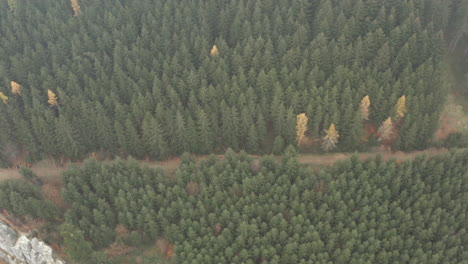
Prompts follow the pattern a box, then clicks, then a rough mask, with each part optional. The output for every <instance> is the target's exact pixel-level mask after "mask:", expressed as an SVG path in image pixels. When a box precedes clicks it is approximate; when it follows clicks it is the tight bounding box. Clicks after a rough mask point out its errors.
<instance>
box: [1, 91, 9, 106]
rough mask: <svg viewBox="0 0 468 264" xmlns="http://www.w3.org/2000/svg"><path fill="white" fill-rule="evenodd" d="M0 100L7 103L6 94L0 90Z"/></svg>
mask: <svg viewBox="0 0 468 264" xmlns="http://www.w3.org/2000/svg"><path fill="white" fill-rule="evenodd" d="M0 100H2V101H3V103H5V104H6V103H8V96H6V95H4V94H3V93H2V92H0Z"/></svg>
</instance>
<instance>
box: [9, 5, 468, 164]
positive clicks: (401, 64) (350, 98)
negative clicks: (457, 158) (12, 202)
mask: <svg viewBox="0 0 468 264" xmlns="http://www.w3.org/2000/svg"><path fill="white" fill-rule="evenodd" d="M467 6H468V4H467V1H463V0H444V1H442V0H406V1H396V0H391V1H383V0H344V1H342V0H308V1H307V0H301V1H292V0H277V1H273V0H261V1H253V0H242V1H219V0H207V1H189V0H173V1H165V0H138V1H136V0H119V1H91V0H72V1H70V2H68V1H55V0H43V1H26V0H8V1H6V0H3V1H0V36H1V39H2V41H1V42H0V99H1V102H0V160H1V162H2V164H3V165H4V166H12V165H13V166H19V165H24V164H28V163H30V162H33V161H37V160H40V159H44V158H48V159H51V160H56V161H59V162H64V161H68V160H81V159H83V158H85V157H86V156H87V155H89V154H91V153H97V154H98V155H101V156H104V157H115V156H120V157H127V156H132V157H135V158H138V159H144V158H146V159H153V160H163V159H166V158H168V157H173V156H179V155H181V154H182V153H183V152H190V153H197V154H209V153H224V151H225V150H226V149H227V148H232V149H233V150H234V151H239V150H245V151H247V152H248V153H254V154H270V153H272V152H273V153H281V152H282V151H283V150H284V149H285V148H286V147H287V146H289V145H302V147H303V148H302V149H303V150H305V151H312V152H323V151H363V150H367V149H369V148H370V147H372V146H376V145H381V144H383V145H386V146H387V147H389V148H391V149H392V150H395V151H396V150H415V149H424V148H426V147H429V146H432V145H431V144H432V143H433V142H432V139H433V134H434V132H435V130H436V129H437V126H438V119H439V114H440V112H441V110H442V108H443V104H444V98H445V97H446V95H447V93H448V90H449V89H450V86H451V84H450V82H449V81H448V79H447V76H446V75H445V74H444V72H445V70H444V69H445V68H446V66H447V65H446V60H445V57H446V56H445V54H446V50H447V48H448V46H449V45H448V43H449V41H448V40H450V39H451V38H456V40H457V42H456V44H458V46H461V45H463V44H466V43H467V38H466V36H465V35H464V33H463V32H464V31H463V27H465V29H466V25H467V21H466V14H467V13H468V8H467ZM459 29H460V30H459ZM460 34H461V35H460ZM460 43H461V44H460ZM450 47H451V45H450ZM300 114H304V115H305V116H306V117H307V119H306V120H307V121H306V122H305V125H303V129H305V130H302V131H298V126H297V121H298V115H300ZM298 134H301V137H300V138H301V140H298Z"/></svg>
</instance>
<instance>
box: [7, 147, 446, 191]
mask: <svg viewBox="0 0 468 264" xmlns="http://www.w3.org/2000/svg"><path fill="white" fill-rule="evenodd" d="M447 151H448V150H447V149H443V148H442V149H427V150H424V151H415V152H394V153H390V152H383V153H369V152H366V153H359V154H358V156H359V158H360V159H361V160H365V159H368V158H373V157H375V156H377V155H378V154H381V155H382V158H383V159H384V160H389V159H392V158H395V159H397V160H406V159H412V158H414V157H416V156H418V155H421V154H426V155H429V156H432V155H436V154H442V153H445V152H447ZM351 155H352V153H333V154H328V155H313V154H304V155H300V156H299V162H300V163H302V164H305V165H325V166H327V165H332V164H333V163H335V162H336V161H338V160H343V159H347V158H349V157H350V156H351ZM206 157H207V156H201V157H198V158H197V160H201V159H204V158H206ZM219 157H222V155H219ZM179 162H180V159H179V158H176V159H170V160H167V161H159V162H145V161H141V163H142V164H147V165H149V166H150V167H155V166H161V167H162V168H163V169H164V170H165V171H166V172H167V173H168V174H173V173H174V172H175V171H176V169H177V167H178V166H179ZM66 167H67V166H64V167H53V166H51V165H50V164H49V163H48V162H46V161H43V162H39V163H36V164H34V165H33V166H32V168H31V169H32V170H33V171H34V173H36V174H37V175H38V176H39V177H40V178H41V179H42V180H44V181H45V182H48V183H60V173H61V172H62V171H63V170H65V169H66ZM20 178H21V175H20V174H19V172H18V170H13V169H0V181H2V180H8V179H20Z"/></svg>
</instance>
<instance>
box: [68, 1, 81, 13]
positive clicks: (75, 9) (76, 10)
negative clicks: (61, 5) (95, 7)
mask: <svg viewBox="0 0 468 264" xmlns="http://www.w3.org/2000/svg"><path fill="white" fill-rule="evenodd" d="M70 4H71V7H72V9H73V15H74V16H78V15H79V14H80V4H79V3H78V0H70Z"/></svg>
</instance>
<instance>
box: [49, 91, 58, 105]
mask: <svg viewBox="0 0 468 264" xmlns="http://www.w3.org/2000/svg"><path fill="white" fill-rule="evenodd" d="M47 96H48V98H49V100H48V101H47V102H48V103H49V104H50V105H51V106H55V105H58V102H57V96H56V95H55V93H54V92H52V91H51V90H47Z"/></svg>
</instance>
